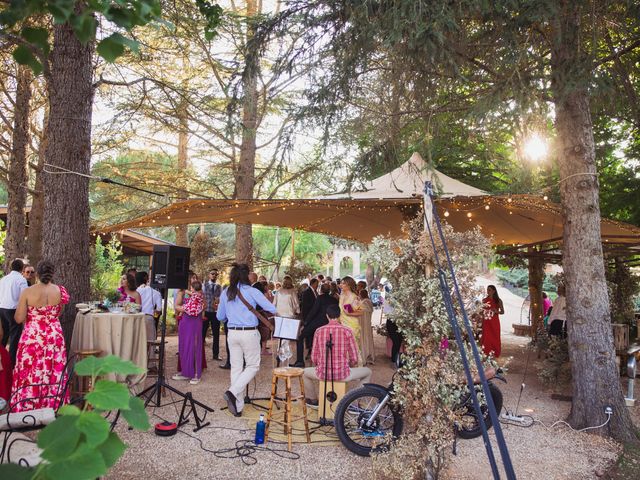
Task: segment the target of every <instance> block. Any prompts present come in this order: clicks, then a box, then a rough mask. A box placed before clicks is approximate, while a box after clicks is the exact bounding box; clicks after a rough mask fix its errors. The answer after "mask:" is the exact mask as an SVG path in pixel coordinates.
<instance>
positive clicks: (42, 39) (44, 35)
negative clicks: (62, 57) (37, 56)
mask: <svg viewBox="0 0 640 480" xmlns="http://www.w3.org/2000/svg"><path fill="white" fill-rule="evenodd" d="M22 38H24V39H25V40H26V41H27V42H29V43H32V44H33V45H35V46H36V47H38V48H39V49H40V50H42V52H43V53H44V54H45V55H46V54H48V53H49V51H50V49H51V47H50V45H49V32H48V31H47V29H46V28H32V27H25V28H23V29H22Z"/></svg>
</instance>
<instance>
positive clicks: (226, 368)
mask: <svg viewBox="0 0 640 480" xmlns="http://www.w3.org/2000/svg"><path fill="white" fill-rule="evenodd" d="M218 366H219V367H220V368H222V369H224V370H231V364H230V363H225V364H224V365H218Z"/></svg>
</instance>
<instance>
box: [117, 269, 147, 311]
mask: <svg viewBox="0 0 640 480" xmlns="http://www.w3.org/2000/svg"><path fill="white" fill-rule="evenodd" d="M118 290H119V291H120V294H121V295H120V301H121V302H131V303H137V304H138V305H141V304H142V299H141V298H140V294H139V293H138V291H137V286H136V277H135V275H134V274H133V273H127V274H125V275H123V276H122V278H121V279H120V288H119V289H118Z"/></svg>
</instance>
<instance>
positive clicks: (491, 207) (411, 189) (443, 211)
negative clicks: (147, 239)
mask: <svg viewBox="0 0 640 480" xmlns="http://www.w3.org/2000/svg"><path fill="white" fill-rule="evenodd" d="M425 179H431V180H432V182H433V183H434V186H435V190H436V192H439V193H437V198H436V200H435V203H436V206H437V208H438V212H439V214H440V217H441V218H442V219H443V220H444V221H446V222H448V223H450V224H451V225H452V226H453V227H454V229H455V230H457V231H466V230H469V229H472V228H475V227H476V226H479V227H480V228H481V230H482V232H483V233H484V234H485V235H486V236H487V237H489V238H490V240H491V242H492V244H494V245H523V244H525V245H526V244H531V243H538V242H543V241H546V240H550V239H555V238H561V237H562V215H561V210H560V205H557V204H554V203H552V202H550V201H548V200H544V199H543V197H541V196H536V195H498V196H493V195H486V194H485V193H484V192H483V191H482V190H479V189H477V188H474V187H471V186H469V185H465V184H464V183H462V182H459V181H457V180H454V179H453V178H450V177H447V176H446V175H444V174H442V173H440V172H438V171H436V170H433V169H427V168H426V164H425V162H424V160H423V159H422V157H420V155H419V154H417V153H414V154H413V156H412V157H411V159H409V160H408V161H407V162H406V163H405V164H404V165H402V166H401V167H398V168H397V169H395V170H394V171H393V172H391V173H389V174H387V175H383V176H382V177H379V178H377V179H375V180H373V181H372V182H370V184H369V187H370V189H369V190H368V191H366V192H354V193H351V197H348V195H346V194H336V195H329V196H327V197H323V198H316V199H295V200H187V201H184V202H179V203H175V204H173V205H170V206H168V207H165V208H162V209H160V210H157V211H156V212H153V213H151V214H149V215H146V216H143V217H140V218H138V219H135V220H132V221H129V222H125V223H121V224H119V225H113V226H104V227H102V228H99V227H98V228H96V230H97V231H98V233H108V232H114V231H120V230H124V229H128V228H143V227H159V226H168V225H182V224H193V223H252V224H259V225H273V226H280V227H288V228H293V229H297V230H306V231H309V232H318V233H325V234H328V235H333V236H336V237H341V238H345V239H349V240H355V241H359V242H363V243H369V242H370V241H371V240H372V239H373V238H374V237H376V236H378V235H390V236H401V235H402V234H403V232H402V223H403V222H404V221H405V220H407V219H409V218H413V217H414V216H415V215H419V214H421V212H422V195H423V194H422V192H423V188H424V181H425ZM602 235H603V240H604V241H607V240H609V241H611V242H617V243H626V244H631V243H635V244H638V243H640V228H638V227H635V226H633V225H627V224H624V223H621V222H614V221H611V220H604V219H603V220H602Z"/></svg>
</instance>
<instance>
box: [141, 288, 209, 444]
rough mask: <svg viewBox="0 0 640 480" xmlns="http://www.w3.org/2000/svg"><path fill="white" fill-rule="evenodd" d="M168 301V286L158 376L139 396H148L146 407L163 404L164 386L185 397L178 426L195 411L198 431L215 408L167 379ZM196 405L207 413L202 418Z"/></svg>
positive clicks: (163, 313) (164, 303) (165, 289)
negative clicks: (196, 398)
mask: <svg viewBox="0 0 640 480" xmlns="http://www.w3.org/2000/svg"><path fill="white" fill-rule="evenodd" d="M168 303H169V289H168V288H164V289H163V307H162V322H161V324H160V331H161V335H160V354H159V358H158V378H157V379H156V381H155V383H154V384H153V385H150V386H148V387H147V388H145V389H144V390H143V391H142V392H140V393H139V394H138V397H142V398H145V397H146V398H145V401H144V406H145V408H146V407H147V405H149V403H151V402H152V401H153V403H154V406H156V407H161V406H162V401H161V397H162V395H161V394H162V390H163V389H164V388H166V389H168V390H169V391H171V392H173V393H175V394H176V395H178V396H179V397H182V398H183V402H182V410H181V411H180V418H179V419H178V422H177V423H178V427H181V426H182V425H184V424H185V423H187V422H189V414H190V413H193V416H194V419H195V421H196V428H194V429H193V431H194V432H197V431H198V430H200V429H201V428H204V427H206V426H207V425H209V424H210V423H211V422H207V423H202V421H203V420H204V419H205V417H206V416H207V414H206V412H213V411H214V410H213V408H211V407H209V406H208V405H205V404H204V403H201V402H199V401H197V400H195V399H194V398H193V395H192V394H191V392H187V393H183V392H181V391H180V390H178V389H177V388H175V387H173V386H171V385H169V384H168V383H167V381H166V379H165V372H164V358H165V339H166V336H167V306H168ZM154 397H155V399H154ZM196 406H198V407H200V408H202V409H204V410H205V414H204V415H203V416H202V418H200V417H199V416H198V412H197V411H196ZM187 407H189V408H190V410H189V411H187V412H186V415H185V411H186V410H187Z"/></svg>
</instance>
